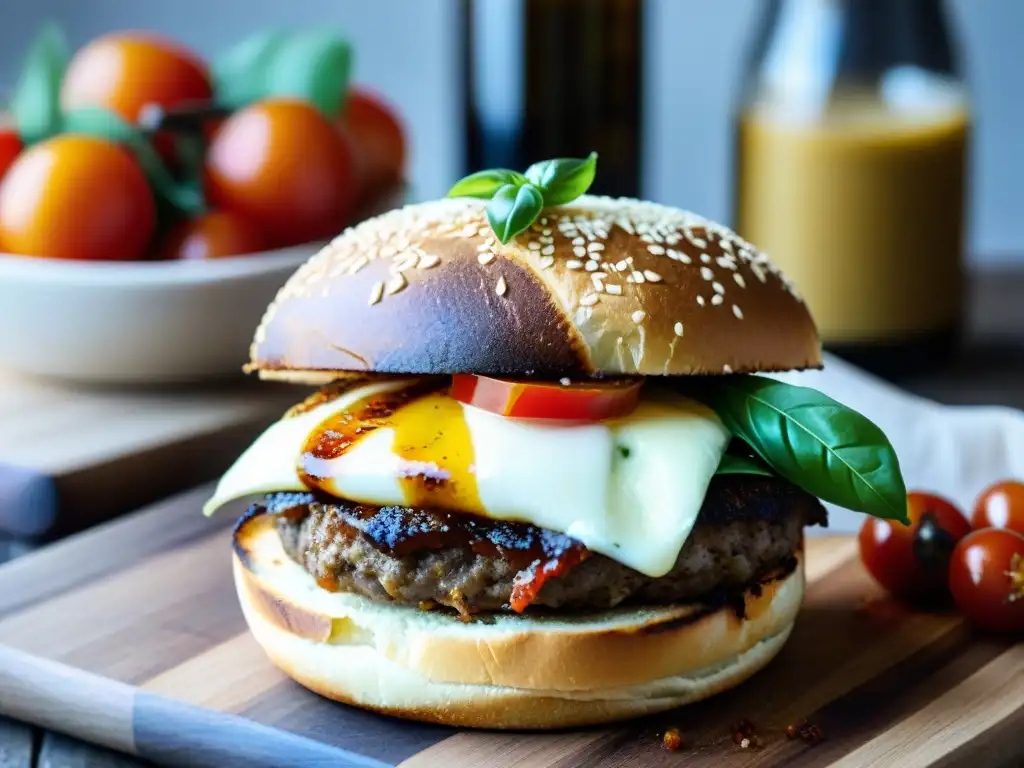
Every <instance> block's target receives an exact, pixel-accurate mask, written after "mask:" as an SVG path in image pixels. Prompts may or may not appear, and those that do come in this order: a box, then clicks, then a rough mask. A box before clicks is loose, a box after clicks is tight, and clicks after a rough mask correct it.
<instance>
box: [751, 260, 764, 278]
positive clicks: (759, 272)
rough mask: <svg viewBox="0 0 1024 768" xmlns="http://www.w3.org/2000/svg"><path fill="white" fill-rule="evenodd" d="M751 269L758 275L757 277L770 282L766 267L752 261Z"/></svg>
mask: <svg viewBox="0 0 1024 768" xmlns="http://www.w3.org/2000/svg"><path fill="white" fill-rule="evenodd" d="M750 271H751V272H753V273H754V274H755V275H756V276H757V279H758V280H760V281H761V282H762V283H767V282H768V276H767V275H765V273H764V269H762V267H761V265H760V264H757V263H755V262H750Z"/></svg>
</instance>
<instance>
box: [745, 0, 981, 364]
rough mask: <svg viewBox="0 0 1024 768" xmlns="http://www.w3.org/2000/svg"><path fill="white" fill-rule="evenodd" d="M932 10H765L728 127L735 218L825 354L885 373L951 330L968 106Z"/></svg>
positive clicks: (930, 356)
mask: <svg viewBox="0 0 1024 768" xmlns="http://www.w3.org/2000/svg"><path fill="white" fill-rule="evenodd" d="M957 58H958V57H957V51H956V48H955V45H954V40H953V34H952V29H951V26H950V22H949V19H948V18H947V17H946V14H945V12H944V7H943V3H942V2H941V0H770V2H767V3H766V4H765V6H764V15H763V18H762V21H761V25H760V28H759V31H758V34H757V37H756V42H755V46H754V50H753V56H752V58H751V62H750V67H749V70H748V72H747V76H746V82H745V84H744V87H743V91H742V95H741V102H740V106H739V109H738V111H737V115H736V138H737V141H736V164H735V172H736V178H735V187H734V190H735V198H734V206H735V207H734V221H733V224H734V226H735V227H736V229H737V230H738V231H739V232H740V234H742V235H743V236H744V237H746V238H747V239H749V240H751V241H752V242H753V243H755V244H756V245H758V246H759V247H760V248H762V249H763V250H765V251H766V252H767V253H768V254H769V255H770V256H772V258H773V259H774V260H775V261H776V263H778V264H779V266H780V267H782V269H783V270H784V271H785V272H787V273H788V275H789V276H790V277H791V278H792V279H793V280H794V281H795V282H796V283H797V285H798V286H799V287H800V289H801V291H802V292H803V294H804V296H805V298H806V299H807V301H808V305H809V306H810V308H811V311H812V313H813V314H814V317H815V320H816V321H817V323H818V327H819V331H820V333H821V336H822V339H823V341H824V343H825V346H826V348H829V349H831V350H833V351H835V352H836V353H838V354H840V355H842V356H844V357H846V358H848V359H850V360H852V361H853V362H856V363H858V364H860V365H862V366H864V367H866V368H869V369H871V370H874V371H875V372H877V373H881V374H883V375H886V376H890V377H896V376H900V375H902V374H904V373H911V372H919V371H922V370H925V369H928V368H932V367H935V366H937V365H939V364H941V363H942V362H943V361H944V360H946V358H947V357H948V354H949V352H950V351H951V350H952V348H953V347H954V343H955V340H956V338H957V336H958V332H959V329H960V326H961V316H962V301H963V294H964V290H963V289H964V279H963V271H964V270H963V265H964V257H963V250H964V240H965V229H966V227H965V212H964V208H965V202H966V178H967V166H968V137H969V131H970V125H971V115H970V105H969V94H968V89H967V87H966V85H965V84H964V81H963V79H962V76H961V72H960V67H959V64H958V61H957Z"/></svg>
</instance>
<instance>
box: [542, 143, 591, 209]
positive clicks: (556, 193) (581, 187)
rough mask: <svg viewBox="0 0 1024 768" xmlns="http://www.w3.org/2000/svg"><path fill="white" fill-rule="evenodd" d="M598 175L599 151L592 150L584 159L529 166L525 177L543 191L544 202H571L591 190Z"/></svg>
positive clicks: (547, 162)
mask: <svg viewBox="0 0 1024 768" xmlns="http://www.w3.org/2000/svg"><path fill="white" fill-rule="evenodd" d="M596 175H597V152H591V153H590V154H589V155H588V156H587V157H585V158H583V159H582V160H580V159H576V158H559V159H557V160H545V161H543V162H540V163H534V164H533V165H531V166H530V167H529V168H527V169H526V178H527V179H529V180H530V181H531V182H533V184H535V185H536V186H537V187H539V188H540V190H541V192H542V193H543V194H544V204H545V205H565V204H566V203H571V202H572V201H573V200H575V199H576V198H578V197H579V196H580V195H582V194H584V193H585V192H586V191H587V190H588V189H590V185H591V184H593V183H594V176H596Z"/></svg>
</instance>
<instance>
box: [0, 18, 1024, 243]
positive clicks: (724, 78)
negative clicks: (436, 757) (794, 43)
mask: <svg viewBox="0 0 1024 768" xmlns="http://www.w3.org/2000/svg"><path fill="white" fill-rule="evenodd" d="M488 1H493V2H501V1H503V0H488ZM646 2H647V6H648V14H647V41H648V44H647V48H646V52H645V55H646V58H647V61H646V66H647V71H648V73H649V78H650V80H649V82H650V83H651V87H650V88H649V91H648V104H647V109H648V115H649V118H650V119H649V120H648V127H647V135H646V136H645V137H644V158H645V160H644V162H645V173H646V176H645V178H646V189H645V190H644V194H645V196H647V197H651V198H653V199H656V200H659V201H662V202H666V203H671V204H674V205H680V206H683V207H687V208H690V209H692V210H695V211H698V212H700V213H703V214H705V215H708V216H711V217H713V218H721V219H726V218H727V217H728V199H729V177H728V174H727V169H728V158H729V131H728V128H729V113H730V107H731V104H732V101H733V99H734V97H735V94H736V90H737V86H738V84H739V80H740V69H741V62H740V59H741V56H742V54H743V52H744V48H745V45H746V43H747V41H748V39H749V35H750V33H751V30H752V24H753V22H754V19H755V16H756V12H757V10H758V7H759V6H760V5H761V3H762V2H763V0H646ZM948 5H949V7H950V10H951V12H952V15H953V18H954V20H955V22H956V23H957V26H958V29H959V32H960V39H961V42H962V44H963V48H964V52H965V58H966V62H967V68H968V74H969V78H970V81H971V84H972V88H973V99H974V104H975V112H976V116H977V123H976V138H975V143H974V156H975V163H974V170H973V178H972V187H973V191H974V194H973V197H972V201H971V212H970V214H971V215H970V221H971V232H970V249H971V252H972V254H975V257H976V258H980V259H984V260H986V261H1007V260H1010V259H1019V260H1021V261H1024V215H1021V202H1020V201H1021V195H1020V189H1021V185H1022V180H1024V140H1022V137H1024V77H1022V76H1024V2H1021V1H1020V0H950V2H949V3H948ZM456 14H457V3H456V0H292V2H289V3H285V2H281V1H280V0H175V2H164V1H163V0H31V1H27V0H6V2H4V3H3V7H2V8H0V86H5V87H6V86H9V85H10V83H11V80H12V79H13V77H14V73H15V72H16V71H17V67H18V66H19V64H20V61H21V57H22V56H23V54H24V50H25V47H26V45H27V42H28V40H29V39H30V38H31V35H32V34H33V33H34V32H35V30H36V29H37V27H38V25H39V24H40V23H41V22H42V21H44V20H47V19H49V20H54V21H57V22H59V23H61V24H62V25H63V26H64V28H65V30H66V31H67V33H68V35H69V37H70V38H71V40H72V42H73V43H75V44H80V43H82V42H84V41H86V40H87V39H88V38H90V37H91V36H94V35H97V34H101V33H103V32H107V31H109V30H112V29H123V28H136V29H154V30H158V31H160V32H162V33H165V34H169V35H171V36H174V37H176V38H179V39H181V40H182V41H183V42H185V43H187V44H189V45H191V46H193V47H194V48H196V49H197V50H199V51H200V52H201V53H204V54H211V53H213V52H215V51H217V50H219V49H220V48H221V47H223V46H225V45H227V44H229V43H231V42H233V41H235V40H237V39H239V38H240V37H242V36H244V35H246V34H248V33H250V32H252V31H255V30H258V29H260V28H262V27H264V26H269V25H281V24H285V25H290V26H304V25H323V24H333V25H336V26H337V27H338V28H339V29H341V30H343V31H344V32H345V33H346V34H347V35H348V36H349V37H350V38H351V39H352V40H353V41H354V43H355V44H356V46H357V49H356V55H357V61H356V79H357V80H360V81H363V82H367V83H370V84H372V85H374V86H375V87H377V88H378V89H380V90H381V91H382V92H383V93H384V94H385V95H386V96H388V97H389V98H391V99H392V100H393V101H394V102H396V103H397V104H398V105H399V106H400V108H401V110H402V112H403V114H404V115H405V117H406V118H407V121H408V123H409V126H410V129H411V136H412V148H411V152H412V157H411V174H410V175H411V178H412V182H413V184H414V185H415V187H416V193H417V195H418V196H420V197H432V196H436V195H440V194H442V193H443V192H444V190H445V189H446V185H447V184H448V183H449V182H450V181H451V180H452V179H453V178H454V177H455V175H456V174H457V173H459V171H460V170H461V169H460V167H459V163H460V161H459V157H460V146H461V141H462V134H461V113H460V112H459V103H458V94H459V91H458V87H459V73H460V69H459V47H458V44H457V43H458V28H457V26H456V23H455V21H456Z"/></svg>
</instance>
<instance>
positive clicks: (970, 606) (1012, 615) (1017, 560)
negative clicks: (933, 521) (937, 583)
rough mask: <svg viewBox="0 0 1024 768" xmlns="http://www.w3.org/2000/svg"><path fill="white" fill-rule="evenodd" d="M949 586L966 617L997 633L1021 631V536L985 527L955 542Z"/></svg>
mask: <svg viewBox="0 0 1024 768" xmlns="http://www.w3.org/2000/svg"><path fill="white" fill-rule="evenodd" d="M949 589H950V592H952V593H953V599H954V600H955V601H956V606H957V608H959V609H960V612H961V613H962V614H963V615H964V616H966V617H967V619H968V620H969V621H970V622H971V623H973V624H975V625H977V626H979V627H981V628H983V629H990V630H994V631H996V632H1024V536H1022V535H1020V534H1019V533H1016V532H1015V531H1009V530H1001V529H999V528H985V529H983V530H980V531H974V532H973V533H971V534H969V535H968V536H965V537H964V539H963V541H961V542H960V543H959V544H957V546H956V549H955V550H954V552H953V558H952V560H951V561H950V567H949Z"/></svg>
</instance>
